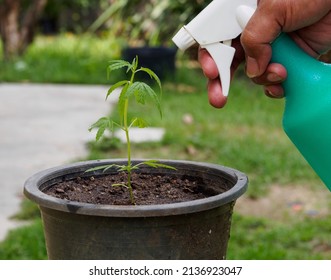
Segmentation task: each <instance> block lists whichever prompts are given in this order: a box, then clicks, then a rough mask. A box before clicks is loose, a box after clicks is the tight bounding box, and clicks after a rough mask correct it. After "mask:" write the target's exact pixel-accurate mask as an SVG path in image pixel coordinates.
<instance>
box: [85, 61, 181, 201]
mask: <svg viewBox="0 0 331 280" xmlns="http://www.w3.org/2000/svg"><path fill="white" fill-rule="evenodd" d="M122 68H126V74H128V75H129V79H128V80H122V81H119V82H117V83H115V84H114V85H112V86H111V87H110V88H109V90H108V92H107V95H106V99H107V98H108V97H109V95H110V94H111V93H113V92H114V91H115V90H116V89H120V90H121V92H120V95H119V99H118V107H119V108H118V112H119V117H120V122H119V123H118V122H115V121H114V120H112V119H111V117H102V118H100V119H99V120H98V121H97V122H95V123H94V124H93V125H92V126H91V127H90V129H89V130H90V131H91V130H92V129H94V128H96V129H97V133H96V141H99V140H100V139H101V138H102V136H103V135H104V133H105V131H106V130H110V131H111V132H113V131H114V129H115V128H120V129H121V130H123V131H124V133H125V138H126V147H127V165H117V164H111V165H103V166H99V167H96V168H92V169H89V170H88V171H96V170H103V171H106V170H108V169H110V168H117V170H118V171H124V172H126V173H127V182H126V183H119V184H114V185H113V186H124V187H126V188H128V190H129V193H130V201H131V203H132V204H135V198H134V194H133V188H132V180H131V179H132V171H133V170H137V169H139V167H140V166H141V165H148V166H151V167H153V168H159V167H160V168H171V169H175V168H173V167H171V166H168V165H165V164H162V163H159V162H158V161H157V160H147V161H144V162H140V163H138V164H135V165H133V164H132V160H131V141H130V129H131V128H132V127H139V128H144V127H146V126H147V122H146V121H145V120H144V119H143V118H141V117H139V116H136V117H134V118H132V119H131V120H129V105H130V100H131V99H133V98H134V100H135V101H136V102H137V103H139V104H142V105H144V104H145V103H146V101H147V99H149V100H152V102H153V104H154V105H155V106H156V108H157V110H158V111H159V113H160V117H162V110H161V105H160V100H159V96H158V94H157V93H156V92H155V90H154V89H153V88H152V87H150V86H149V85H148V84H146V83H145V82H143V81H136V74H137V73H138V72H145V73H147V74H148V75H149V76H150V77H151V79H152V80H154V81H156V83H157V85H158V87H159V90H160V93H162V86H161V81H160V79H159V77H158V76H157V75H156V74H155V73H154V72H153V71H152V70H151V69H149V68H145V67H138V57H136V58H135V59H133V61H132V63H129V62H127V61H125V60H113V61H111V62H110V64H109V66H108V69H107V70H108V71H107V73H108V77H109V75H110V74H111V72H112V71H116V70H119V69H122Z"/></svg>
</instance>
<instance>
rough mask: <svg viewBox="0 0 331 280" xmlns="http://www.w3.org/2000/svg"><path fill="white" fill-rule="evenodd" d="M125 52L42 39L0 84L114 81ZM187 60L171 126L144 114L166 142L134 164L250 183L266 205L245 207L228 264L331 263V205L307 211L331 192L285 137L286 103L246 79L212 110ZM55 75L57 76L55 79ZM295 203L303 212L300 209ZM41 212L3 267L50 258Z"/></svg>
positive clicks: (96, 148) (150, 146)
mask: <svg viewBox="0 0 331 280" xmlns="http://www.w3.org/2000/svg"><path fill="white" fill-rule="evenodd" d="M111 45H113V46H114V47H113V48H112V49H111V50H110V49H109V48H108V47H107V46H111ZM60 46H61V48H60ZM61 49H62V51H61ZM119 53H120V50H119V44H116V43H115V42H111V41H110V40H108V39H107V38H101V39H100V38H96V39H91V38H90V37H83V38H77V37H75V36H72V35H70V36H68V35H62V36H60V37H55V38H43V37H41V38H38V40H37V41H36V43H35V44H34V45H33V46H32V47H31V48H30V50H29V52H28V53H27V54H26V56H24V57H23V58H22V59H20V60H17V61H15V62H13V63H9V64H8V63H6V64H5V65H4V64H2V65H1V69H2V70H0V71H1V72H0V80H1V81H30V82H63V83H106V82H107V81H106V72H105V69H106V66H107V61H108V60H110V59H111V58H117V57H118V56H119ZM178 60H179V62H180V63H179V64H178V65H179V66H178V69H177V72H176V75H175V77H173V78H171V79H170V78H168V79H165V80H164V81H163V91H164V93H163V96H162V107H163V113H164V114H163V118H162V120H160V118H159V115H158V112H157V111H156V110H155V111H154V110H152V109H151V108H148V107H147V108H144V110H143V111H144V112H147V115H146V117H145V118H146V119H147V121H149V123H150V125H151V126H158V127H163V128H165V131H166V134H165V137H164V139H163V140H162V141H161V142H159V143H145V144H135V145H133V147H132V150H133V151H132V154H133V156H134V157H146V158H148V157H152V158H173V159H187V160H196V161H207V162H213V163H219V164H222V165H226V166H230V167H233V168H236V169H239V170H241V171H243V172H245V173H246V174H247V175H248V177H249V180H250V183H249V190H248V192H247V194H246V195H245V203H246V202H247V203H258V204H257V205H262V203H260V204H259V202H261V201H262V202H264V204H263V205H264V206H263V208H261V210H260V211H257V212H260V213H258V214H254V213H253V211H248V210H247V211H246V212H245V211H242V210H240V209H245V208H240V207H239V205H238V211H235V214H234V217H233V227H232V232H231V239H230V243H229V251H228V258H229V259H330V258H331V240H330V237H329V235H330V232H331V219H330V207H331V200H330V199H326V200H325V201H324V200H323V202H317V204H318V203H323V205H317V204H313V205H309V207H308V204H309V202H310V201H311V200H313V198H314V197H315V196H316V197H320V195H321V194H322V197H327V196H330V193H329V192H328V190H327V188H326V187H325V186H323V185H322V183H321V182H320V180H319V179H318V178H317V176H316V175H315V174H314V172H313V171H312V170H311V168H310V167H309V166H308V165H307V163H306V162H305V161H304V159H303V158H302V157H301V155H300V154H299V153H298V152H297V150H296V149H295V148H294V146H293V145H292V143H291V142H290V141H289V140H288V138H287V137H286V136H285V134H284V132H283V130H282V125H281V121H282V112H283V106H284V100H272V99H269V98H267V97H265V96H264V95H263V93H262V89H261V88H260V87H258V86H256V85H254V84H253V83H251V82H250V81H249V80H248V79H246V78H245V76H244V75H243V74H242V73H238V75H237V78H236V79H235V80H234V82H233V83H232V85H231V91H230V96H229V100H228V104H227V106H226V107H225V108H224V109H221V110H218V109H214V108H212V107H211V106H210V105H209V104H208V100H207V96H206V88H205V79H204V77H203V75H202V73H201V71H200V70H199V69H198V68H196V67H192V63H191V62H189V61H187V58H185V57H182V56H179V57H178ZM20 65H21V66H20ZM22 65H23V68H22ZM24 65H25V66H24ZM3 66H4V67H3ZM24 67H25V68H24ZM47 69H51V70H52V71H50V73H48V74H46V72H47ZM43 73H45V74H44V75H43ZM52 73H53V74H52ZM115 78H116V77H114V79H115ZM146 106H148V105H146ZM140 109H141V108H140V107H139V106H136V107H134V110H140ZM187 120H189V121H187ZM87 133H88V132H87ZM89 147H90V155H89V159H95V158H116V157H124V156H125V150H124V147H122V146H121V145H120V144H119V143H118V141H112V140H110V139H106V140H104V141H102V142H100V143H98V144H95V143H90V144H89ZM293 189H295V190H298V193H302V194H305V193H308V194H309V195H305V197H304V200H303V202H302V201H297V198H296V197H294V198H292V197H290V195H288V196H287V194H288V193H289V192H290V190H293ZM275 190H278V195H277V196H276V198H277V200H275V199H274V198H275V196H274V193H275V192H274V191H275ZM279 193H280V194H279ZM291 195H293V191H291ZM292 202H296V203H298V205H299V206H300V207H301V208H295V207H294V206H296V204H295V203H294V204H295V205H294V204H293V203H292ZM301 202H302V203H301ZM300 203H301V204H300ZM238 204H239V203H238ZM278 204H279V205H281V207H282V208H281V209H282V211H280V210H281V209H279V213H280V214H279V215H278V216H277V218H275V215H271V214H270V215H269V214H268V213H269V212H268V210H270V209H269V208H271V207H272V206H273V205H278ZM247 205H249V204H247ZM293 205H294V206H293ZM244 206H245V205H244ZM25 209H29V210H25ZM236 209H237V208H235V210H236ZM35 210H36V208H35V206H32V205H31V204H30V203H26V202H25V206H24V210H22V213H32V214H31V215H28V216H29V217H34V218H33V223H32V224H31V225H30V226H26V227H24V228H20V229H17V230H14V231H12V232H11V233H10V234H9V235H8V237H7V239H6V240H5V241H4V242H2V243H0V259H43V258H46V254H45V246H44V240H43V235H42V230H41V222H40V218H39V217H38V214H36V212H35ZM239 210H240V211H239ZM311 210H316V211H314V212H313V211H311ZM276 211H277V210H276ZM25 218H26V217H25Z"/></svg>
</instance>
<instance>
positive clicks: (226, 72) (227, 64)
mask: <svg viewBox="0 0 331 280" xmlns="http://www.w3.org/2000/svg"><path fill="white" fill-rule="evenodd" d="M227 44H229V45H230V46H228V45H227ZM201 47H202V48H204V49H206V50H207V51H208V52H209V54H210V55H211V57H212V58H213V60H214V61H215V63H216V65H217V70H218V73H219V78H220V81H221V85H222V92H223V95H224V96H225V97H227V96H228V94H229V88H230V81H231V70H230V69H231V64H232V60H233V57H234V54H235V52H236V49H235V48H233V47H231V40H229V42H224V44H223V43H213V44H208V45H201Z"/></svg>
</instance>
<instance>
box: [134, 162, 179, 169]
mask: <svg viewBox="0 0 331 280" xmlns="http://www.w3.org/2000/svg"><path fill="white" fill-rule="evenodd" d="M140 165H148V166H150V167H153V168H167V169H172V170H177V169H176V168H175V167H173V166H171V165H167V164H163V163H160V162H159V161H158V160H147V161H144V162H141V163H138V164H137V165H135V166H134V167H135V168H138V167H139V166H140Z"/></svg>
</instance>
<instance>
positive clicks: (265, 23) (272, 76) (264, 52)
mask: <svg viewBox="0 0 331 280" xmlns="http://www.w3.org/2000/svg"><path fill="white" fill-rule="evenodd" d="M330 9H331V1H330V0H328V1H326V0H316V1H311V0H260V1H258V7H257V9H256V12H255V13H254V15H253V16H252V18H251V19H250V21H249V22H248V24H247V26H246V28H245V30H244V31H243V32H242V35H241V37H240V38H237V39H235V40H233V47H235V48H236V54H235V57H234V60H233V63H232V66H231V74H232V76H233V74H234V72H235V70H236V69H237V68H238V66H239V65H240V64H241V63H242V62H243V61H246V74H247V75H248V77H250V78H251V79H252V80H253V81H254V82H255V83H257V84H260V85H263V86H264V89H265V93H266V95H268V96H270V97H274V98H281V97H283V95H284V92H283V88H282V86H281V82H282V81H284V80H285V79H286V76H287V73H286V69H285V68H284V66H282V65H281V64H277V63H270V59H271V54H272V50H271V46H270V42H272V41H273V40H274V39H276V38H277V36H278V35H279V33H280V32H286V33H289V35H290V36H291V37H292V39H293V40H294V41H295V42H296V43H297V44H298V45H299V46H300V47H301V48H302V49H304V50H305V51H306V52H307V53H308V54H309V55H311V56H313V57H318V56H319V54H320V53H323V52H325V51H326V50H328V49H329V48H330V47H331V13H330ZM199 61H200V64H201V67H202V70H203V72H204V74H205V76H206V77H207V78H208V97H209V102H210V104H211V105H213V106H214V107H216V108H221V107H223V106H224V105H225V104H226V97H224V96H223V93H222V87H221V84H220V80H219V77H218V71H217V67H216V64H215V62H214V61H213V59H212V58H211V56H210V55H209V54H208V52H207V51H206V50H205V49H201V50H200V51H199Z"/></svg>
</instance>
